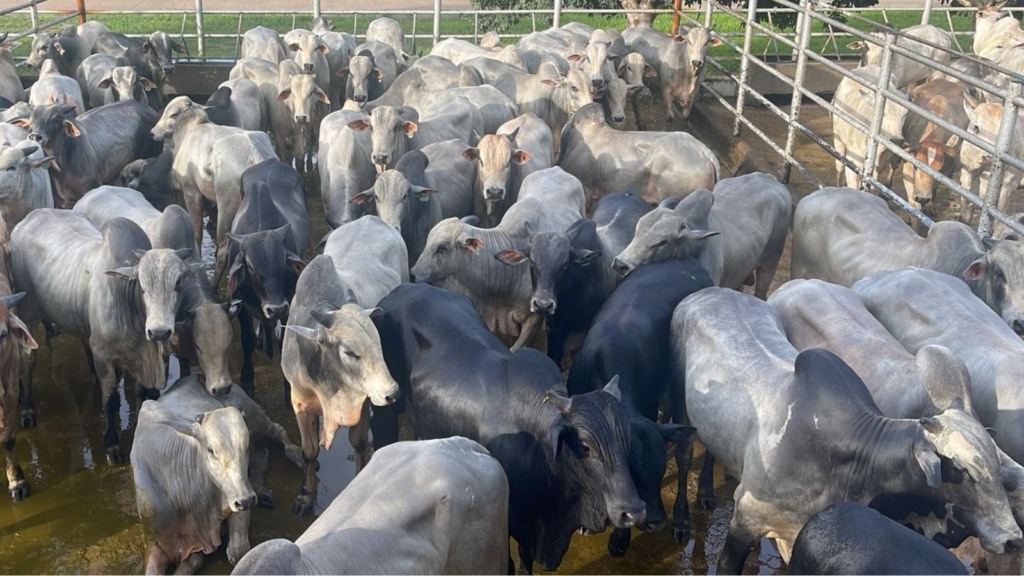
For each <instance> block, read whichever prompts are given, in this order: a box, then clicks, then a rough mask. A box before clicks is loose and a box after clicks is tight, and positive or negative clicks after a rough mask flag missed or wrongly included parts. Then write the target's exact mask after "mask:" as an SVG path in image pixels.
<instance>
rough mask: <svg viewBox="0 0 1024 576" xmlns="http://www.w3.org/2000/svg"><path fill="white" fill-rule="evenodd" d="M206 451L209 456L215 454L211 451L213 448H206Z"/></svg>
mask: <svg viewBox="0 0 1024 576" xmlns="http://www.w3.org/2000/svg"><path fill="white" fill-rule="evenodd" d="M206 453H207V454H209V455H210V456H216V454H214V453H213V448H207V449H206Z"/></svg>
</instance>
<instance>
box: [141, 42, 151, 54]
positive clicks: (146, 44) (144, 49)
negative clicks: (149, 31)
mask: <svg viewBox="0 0 1024 576" xmlns="http://www.w3.org/2000/svg"><path fill="white" fill-rule="evenodd" d="M152 48H153V45H152V44H150V43H149V42H143V43H142V53H143V54H148V53H149V51H150V50H151V49H152Z"/></svg>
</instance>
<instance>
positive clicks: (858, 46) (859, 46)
mask: <svg viewBox="0 0 1024 576" xmlns="http://www.w3.org/2000/svg"><path fill="white" fill-rule="evenodd" d="M846 47H847V48H849V49H850V50H863V49H864V48H865V44H864V41H863V40H856V41H854V42H850V43H849V44H847V45H846Z"/></svg>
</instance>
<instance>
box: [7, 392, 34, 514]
mask: <svg viewBox="0 0 1024 576" xmlns="http://www.w3.org/2000/svg"><path fill="white" fill-rule="evenodd" d="M11 414H12V415H13V412H11ZM9 419H10V420H13V418H9ZM15 425H16V424H15V423H14V422H13V421H12V422H9V423H8V422H5V423H4V434H3V435H4V436H9V438H7V439H6V440H5V441H4V456H5V457H6V458H7V490H8V492H10V493H11V500H14V501H15V502H19V501H21V500H24V499H25V498H28V497H29V495H30V494H31V493H32V488H31V487H30V486H29V484H28V481H27V480H25V472H24V471H23V470H22V469H21V466H20V465H19V464H18V456H17V455H16V454H15V453H14V445H15V436H14V434H15V432H14V428H15Z"/></svg>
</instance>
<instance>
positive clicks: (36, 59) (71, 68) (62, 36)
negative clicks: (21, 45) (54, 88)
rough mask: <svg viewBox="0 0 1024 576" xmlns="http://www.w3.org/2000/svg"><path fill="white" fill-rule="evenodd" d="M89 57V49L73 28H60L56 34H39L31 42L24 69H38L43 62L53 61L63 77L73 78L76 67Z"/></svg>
mask: <svg viewBox="0 0 1024 576" xmlns="http://www.w3.org/2000/svg"><path fill="white" fill-rule="evenodd" d="M88 56H89V47H88V45H87V43H86V42H85V41H84V39H83V38H82V37H80V36H79V35H78V29H77V28H76V27H75V26H62V27H61V29H60V30H59V31H58V32H39V33H38V34H36V35H35V38H33V40H32V48H31V49H30V50H29V53H28V57H27V58H26V59H25V67H26V68H29V69H39V68H41V67H42V66H43V62H46V61H47V60H53V62H54V64H56V65H57V70H58V71H59V72H60V73H61V74H62V75H64V76H68V77H70V78H74V77H75V74H77V73H78V67H79V66H80V65H81V64H82V60H85V59H86V57H88Z"/></svg>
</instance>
